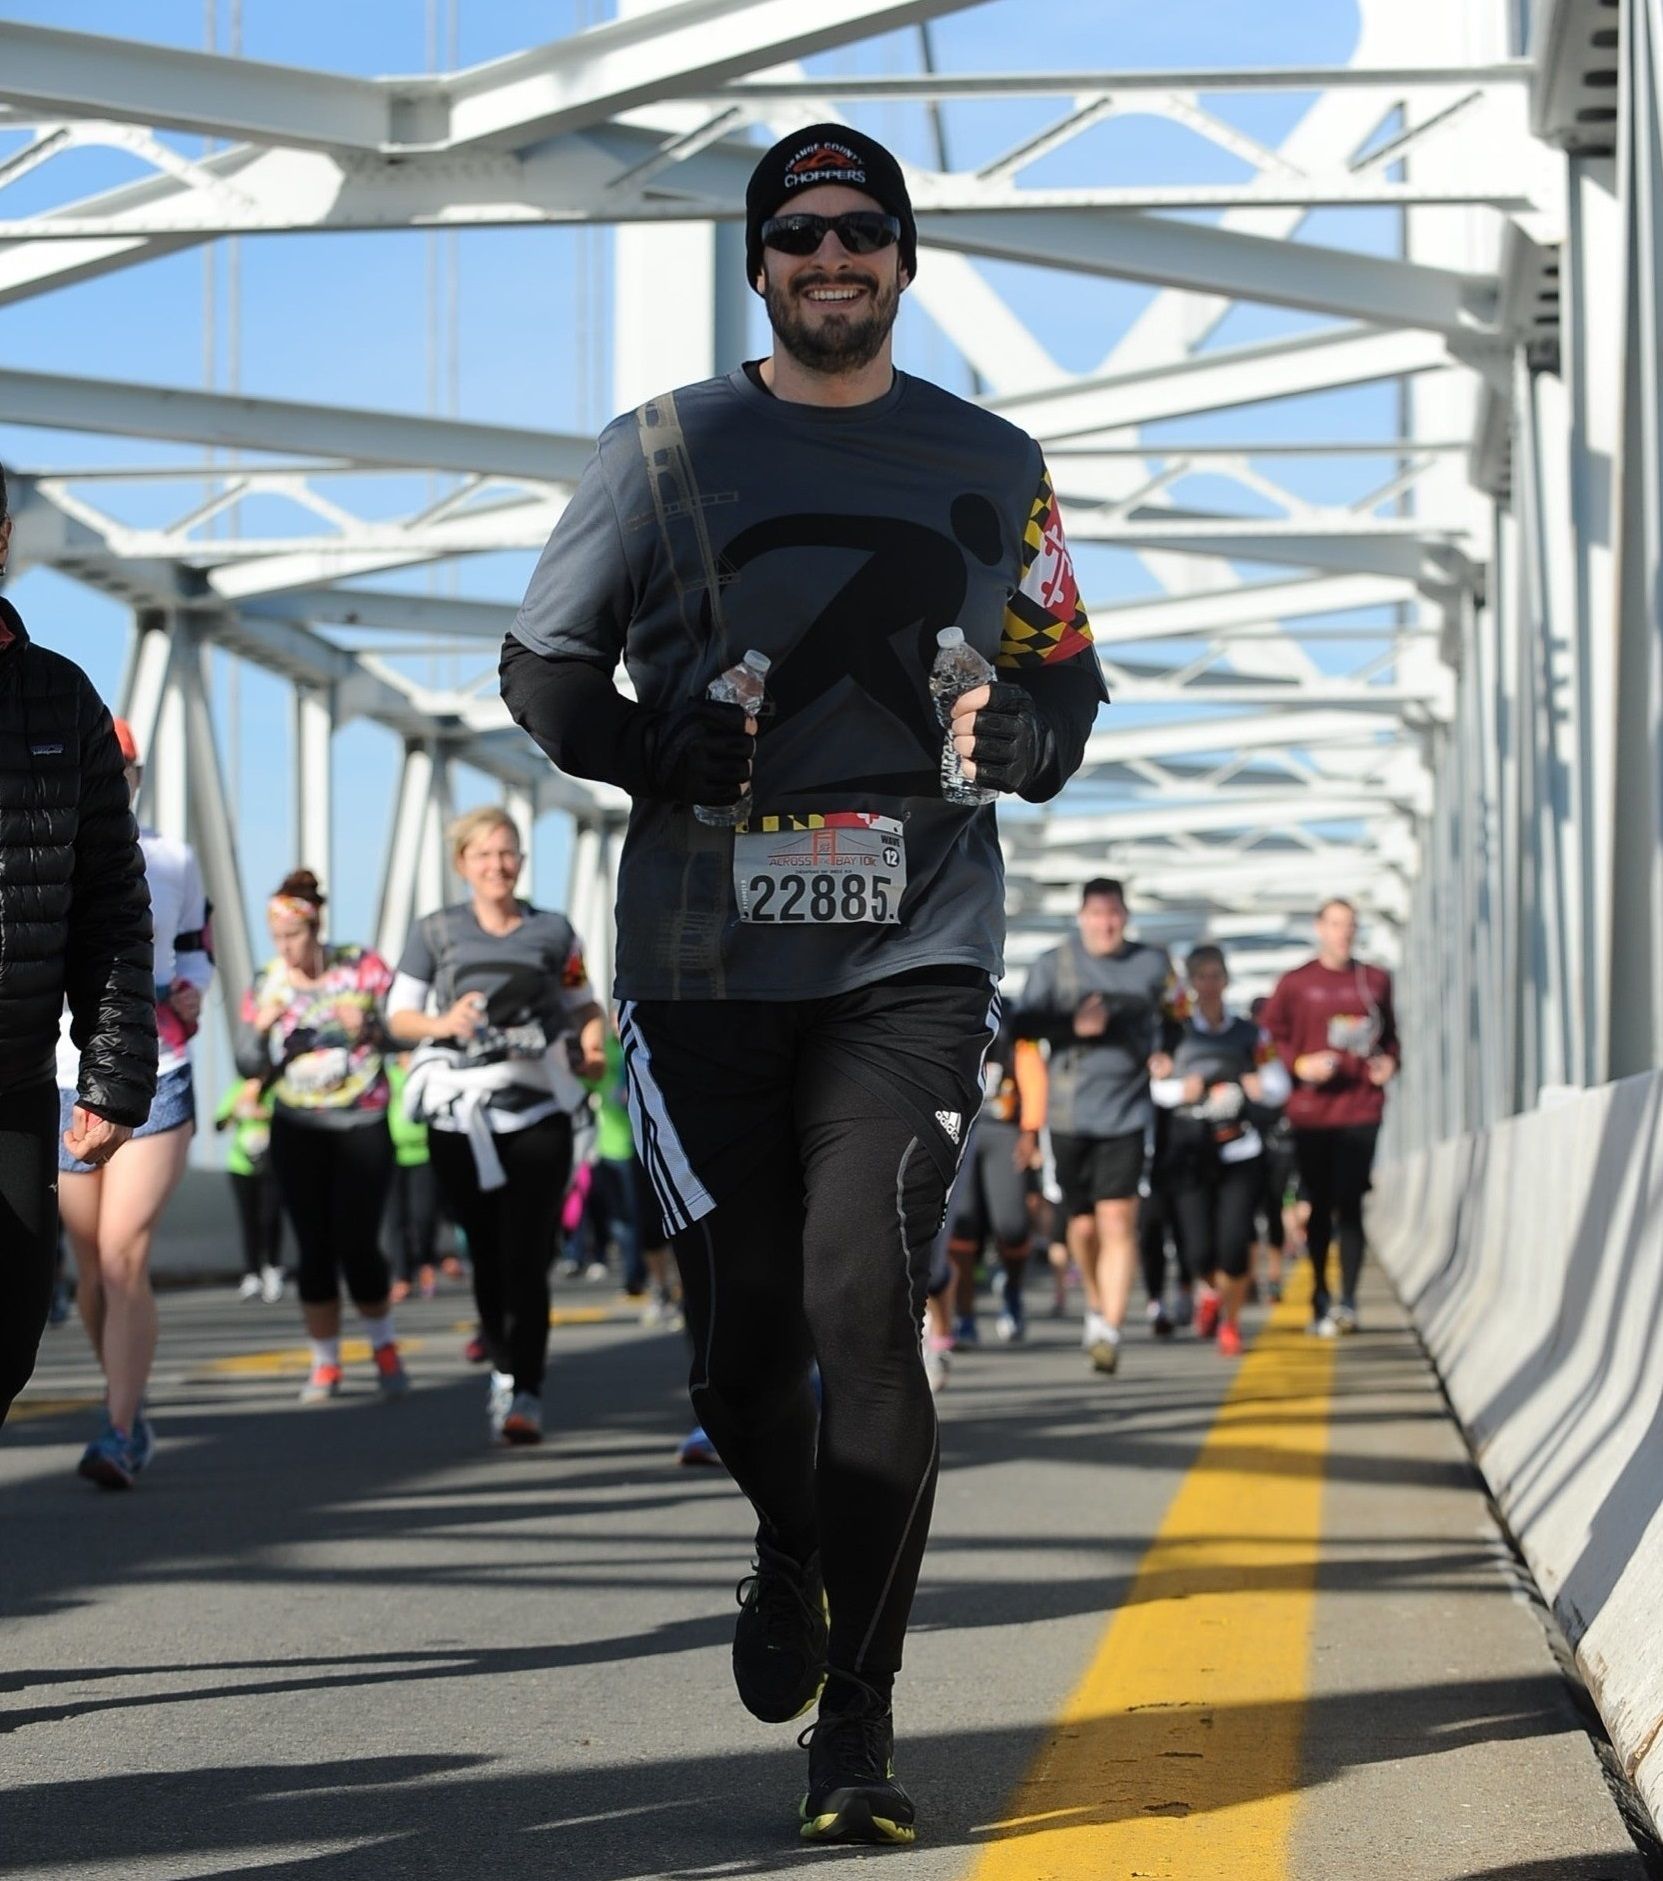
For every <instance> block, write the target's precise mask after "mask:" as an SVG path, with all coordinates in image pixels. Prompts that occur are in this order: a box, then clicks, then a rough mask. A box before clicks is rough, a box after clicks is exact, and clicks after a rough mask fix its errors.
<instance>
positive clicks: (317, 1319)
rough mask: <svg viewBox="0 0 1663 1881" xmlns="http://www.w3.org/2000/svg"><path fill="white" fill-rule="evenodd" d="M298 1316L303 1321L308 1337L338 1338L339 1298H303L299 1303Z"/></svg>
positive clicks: (339, 1322)
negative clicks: (313, 1299)
mask: <svg viewBox="0 0 1663 1881" xmlns="http://www.w3.org/2000/svg"><path fill="white" fill-rule="evenodd" d="M300 1317H301V1319H302V1320H303V1321H304V1322H305V1325H306V1336H307V1338H308V1339H338V1338H340V1336H341V1302H340V1301H339V1299H334V1300H319V1301H312V1300H305V1301H303V1302H302V1303H301V1308H300Z"/></svg>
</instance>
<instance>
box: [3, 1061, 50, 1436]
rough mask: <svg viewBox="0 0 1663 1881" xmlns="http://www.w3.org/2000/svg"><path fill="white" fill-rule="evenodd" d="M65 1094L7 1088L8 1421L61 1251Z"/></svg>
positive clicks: (31, 1360) (36, 1342) (30, 1365)
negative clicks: (61, 1137)
mask: <svg viewBox="0 0 1663 1881" xmlns="http://www.w3.org/2000/svg"><path fill="white" fill-rule="evenodd" d="M57 1136H58V1093H57V1091H56V1090H55V1089H54V1088H53V1086H52V1083H51V1081H50V1080H47V1081H46V1082H45V1083H43V1084H34V1085H30V1086H29V1088H28V1089H27V1090H21V1091H0V1424H4V1423H5V1421H6V1413H7V1412H8V1411H9V1410H10V1409H11V1408H12V1399H13V1398H15V1397H16V1396H17V1394H18V1393H19V1392H20V1391H21V1390H22V1389H23V1387H24V1386H25V1385H26V1384H27V1383H28V1382H29V1374H30V1373H31V1372H32V1371H33V1370H34V1369H35V1353H36V1352H37V1351H38V1350H39V1348H40V1335H41V1334H42V1332H44V1331H45V1329H46V1315H47V1313H48V1311H49V1310H50V1308H51V1305H52V1275H53V1269H54V1267H55V1265H56V1262H57V1252H58V1143H57Z"/></svg>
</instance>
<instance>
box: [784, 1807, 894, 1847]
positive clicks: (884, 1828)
mask: <svg viewBox="0 0 1663 1881" xmlns="http://www.w3.org/2000/svg"><path fill="white" fill-rule="evenodd" d="M802 1806H803V1811H804V1812H805V1813H804V1814H803V1826H802V1830H801V1834H802V1839H803V1840H804V1841H805V1842H834V1841H839V1840H841V1839H843V1838H844V1837H845V1836H850V1837H851V1839H853V1840H856V1841H861V1842H887V1843H890V1844H891V1845H892V1846H894V1847H896V1848H907V1847H909V1846H910V1845H911V1844H912V1843H914V1842H916V1841H917V1840H918V1831H917V1830H916V1829H915V1828H913V1827H912V1825H911V1824H910V1823H900V1822H893V1821H891V1820H890V1818H889V1817H888V1816H868V1817H867V1821H868V1822H869V1823H870V1824H871V1825H872V1828H873V1830H874V1832H875V1833H874V1834H871V1835H868V1834H866V1833H865V1831H864V1829H861V1830H853V1831H851V1830H850V1829H849V1828H847V1827H845V1824H844V1818H843V1812H842V1811H841V1810H840V1809H834V1810H832V1811H831V1812H830V1813H829V1814H827V1815H824V1816H810V1815H808V1814H807V1813H806V1811H807V1809H808V1798H807V1797H806V1796H805V1797H804V1798H803V1805H802Z"/></svg>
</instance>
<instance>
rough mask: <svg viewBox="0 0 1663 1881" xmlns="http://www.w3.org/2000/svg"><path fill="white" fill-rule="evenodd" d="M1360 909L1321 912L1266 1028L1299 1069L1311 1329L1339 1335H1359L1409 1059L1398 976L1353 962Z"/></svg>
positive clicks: (1335, 906) (1296, 1121) (1297, 1151)
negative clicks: (1378, 1163)
mask: <svg viewBox="0 0 1663 1881" xmlns="http://www.w3.org/2000/svg"><path fill="white" fill-rule="evenodd" d="M1356 938H1357V910H1356V909H1355V908H1354V907H1353V906H1352V904H1351V903H1350V902H1349V901H1346V900H1343V899H1341V898H1339V897H1336V898H1335V899H1333V900H1332V901H1326V902H1324V903H1323V905H1322V907H1321V908H1320V909H1319V910H1318V913H1317V953H1316V958H1315V959H1314V960H1307V961H1306V963H1305V964H1304V966H1302V967H1295V968H1294V969H1293V971H1292V972H1291V973H1285V974H1284V975H1283V976H1282V978H1281V980H1280V982H1279V983H1278V985H1277V987H1276V990H1275V991H1274V992H1273V993H1272V994H1271V996H1270V1003H1269V1004H1268V1005H1267V1006H1266V1007H1265V1010H1264V1015H1263V1025H1264V1029H1265V1031H1266V1032H1267V1033H1268V1034H1269V1035H1270V1038H1271V1041H1272V1043H1273V1044H1274V1045H1275V1046H1276V1049H1277V1051H1278V1052H1279V1053H1280V1055H1281V1058H1282V1062H1283V1063H1284V1064H1285V1065H1286V1066H1287V1068H1288V1069H1289V1071H1291V1072H1292V1073H1293V1078H1294V1091H1293V1095H1292V1096H1291V1097H1290V1098H1289V1099H1288V1121H1289V1123H1290V1124H1291V1125H1292V1126H1293V1146H1294V1157H1295V1160H1296V1162H1297V1164H1298V1168H1299V1182H1300V1187H1301V1189H1302V1190H1303V1191H1304V1195H1305V1199H1306V1201H1308V1202H1309V1203H1310V1208H1311V1215H1310V1222H1309V1225H1308V1227H1307V1229H1306V1242H1307V1244H1308V1246H1309V1248H1310V1251H1311V1278H1312V1281H1313V1282H1314V1293H1313V1297H1312V1301H1311V1325H1310V1330H1311V1331H1312V1332H1314V1333H1316V1334H1318V1335H1319V1336H1320V1337H1322V1338H1325V1339H1331V1338H1333V1337H1334V1336H1335V1334H1337V1333H1351V1332H1355V1331H1356V1330H1357V1279H1358V1276H1359V1275H1360V1274H1361V1272H1362V1270H1363V1246H1364V1242H1363V1198H1364V1196H1365V1195H1367V1194H1368V1190H1369V1173H1370V1171H1371V1170H1372V1168H1373V1166H1374V1146H1375V1141H1376V1139H1377V1138H1378V1137H1379V1135H1380V1120H1381V1118H1382V1117H1383V1116H1384V1115H1385V1112H1386V1086H1387V1085H1388V1084H1390V1083H1391V1081H1392V1079H1393V1078H1395V1077H1396V1076H1397V1072H1398V1066H1399V1064H1400V1062H1401V1059H1402V1052H1401V1048H1400V1047H1399V1045H1398V1038H1397V1018H1396V1015H1395V1013H1394V1012H1393V1009H1392V976H1391V975H1390V974H1389V973H1388V972H1387V971H1386V969H1385V968H1384V967H1374V966H1366V965H1365V964H1364V963H1363V962H1362V961H1360V960H1357V959H1355V958H1353V956H1352V952H1351V949H1352V945H1353V943H1354V942H1355V941H1356ZM1331 1237H1337V1238H1338V1240H1339V1244H1340V1297H1339V1299H1338V1300H1333V1299H1332V1298H1331V1296H1330V1294H1329V1291H1328V1244H1329V1240H1330V1238H1331Z"/></svg>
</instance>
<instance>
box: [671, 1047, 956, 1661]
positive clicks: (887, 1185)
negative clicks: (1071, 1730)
mask: <svg viewBox="0 0 1663 1881" xmlns="http://www.w3.org/2000/svg"><path fill="white" fill-rule="evenodd" d="M815 1096H816V1103H815V1111H816V1115H815V1117H814V1118H813V1121H812V1122H809V1121H808V1120H806V1119H804V1120H802V1122H801V1123H800V1128H799V1137H798V1143H799V1150H800V1155H801V1162H800V1164H799V1163H797V1162H796V1160H795V1159H786V1158H779V1159H772V1160H769V1161H759V1164H758V1167H757V1170H756V1175H755V1178H754V1181H753V1183H752V1184H751V1186H750V1188H749V1189H748V1190H746V1191H745V1192H743V1193H741V1194H739V1195H737V1196H735V1197H733V1198H732V1199H731V1200H729V1201H726V1202H723V1203H722V1204H721V1205H720V1206H719V1207H718V1208H717V1209H715V1210H714V1211H713V1212H712V1213H711V1214H709V1215H707V1216H705V1218H704V1219H703V1220H702V1221H698V1222H695V1223H694V1224H693V1226H692V1227H691V1228H689V1229H687V1230H686V1231H685V1232H684V1233H681V1234H678V1235H677V1236H676V1238H675V1249H676V1258H677V1261H678V1263H679V1265H680V1267H681V1276H682V1293H683V1296H684V1299H685V1302H686V1312H687V1322H688V1326H689V1329H690V1330H691V1332H692V1335H693V1345H694V1354H695V1357H694V1365H693V1405H694V1408H695V1410H696V1411H697V1412H698V1415H699V1422H700V1423H701V1424H702V1425H703V1426H704V1428H705V1430H706V1431H707V1432H708V1433H709V1435H710V1437H711V1439H712V1441H713V1442H714V1443H715V1445H716V1447H717V1449H718V1451H719V1452H720V1453H721V1457H722V1461H723V1462H724V1463H726V1464H727V1466H728V1468H729V1470H730V1471H731V1472H732V1474H733V1477H734V1480H735V1481H736V1482H737V1483H738V1484H739V1486H740V1488H741V1489H743V1490H744V1492H745V1494H746V1495H747V1496H748V1497H749V1498H750V1500H751V1502H752V1504H753V1505H754V1506H755V1508H756V1510H757V1513H758V1515H759V1516H760V1517H761V1518H762V1520H763V1522H764V1524H765V1525H766V1526H767V1527H768V1528H769V1529H771V1530H772V1531H773V1533H774V1535H775V1537H776V1538H777V1539H778V1541H779V1544H780V1545H781V1546H782V1547H783V1548H784V1549H785V1550H786V1552H787V1553H789V1554H791V1555H794V1556H796V1557H797V1558H798V1559H802V1558H803V1557H804V1556H806V1555H808V1554H811V1553H812V1552H813V1551H814V1550H815V1549H816V1548H818V1549H819V1550H820V1556H821V1562H822V1566H823V1568H824V1572H825V1578H826V1589H827V1596H828V1600H829V1604H830V1607H831V1643H830V1648H829V1655H828V1656H829V1660H830V1663H831V1664H832V1665H833V1666H835V1667H838V1668H839V1669H841V1670H844V1671H848V1672H854V1673H857V1674H860V1675H862V1676H865V1677H867V1678H871V1677H872V1676H873V1675H875V1674H876V1675H881V1676H892V1675H893V1674H894V1673H895V1672H896V1671H898V1670H899V1668H900V1663H901V1647H902V1641H903V1640H904V1638H905V1635H906V1624H907V1615H908V1613H909V1611H910V1609H911V1606H912V1597H913V1592H914V1589H915V1588H916V1586H917V1582H918V1573H919V1568H920V1566H921V1565H922V1562H923V1558H924V1544H925V1542H926V1540H927V1539H928V1536H929V1529H930V1513H931V1510H932V1508H933V1506H934V1502H935V1480H936V1468H937V1463H938V1461H939V1449H938V1442H937V1431H936V1418H935V1406H934V1403H933V1402H932V1400H931V1397H930V1387H929V1381H928V1379H927V1377H926V1375H925V1372H924V1368H923V1366H922V1365H921V1364H920V1363H919V1356H918V1326H919V1319H920V1316H921V1315H922V1313H923V1310H924V1289H925V1286H926V1284H927V1281H928V1278H929V1266H930V1254H931V1249H932V1245H933V1243H934V1241H935V1238H936V1230H937V1226H938V1224H939V1223H940V1221H941V1218H942V1213H943V1210H944V1208H945V1206H946V1188H947V1184H946V1182H945V1180H944V1178H943V1176H942V1174H941V1172H940V1170H939V1169H938V1167H937V1165H936V1163H935V1162H934V1160H933V1159H932V1158H931V1157H930V1156H928V1155H927V1154H925V1153H924V1152H923V1151H922V1150H921V1149H920V1148H919V1147H918V1144H917V1140H916V1137H915V1135H914V1132H913V1130H912V1129H911V1128H910V1127H909V1126H908V1124H907V1123H906V1122H905V1121H904V1120H903V1119H902V1118H901V1117H899V1116H897V1115H895V1114H893V1113H891V1112H890V1111H888V1110H886V1109H885V1108H884V1107H883V1105H882V1104H881V1103H878V1102H877V1101H875V1100H874V1099H873V1098H872V1097H870V1096H869V1095H868V1094H867V1092H866V1091H865V1090H864V1089H862V1088H861V1087H859V1086H858V1085H855V1084H852V1083H847V1082H843V1081H841V1080H838V1079H836V1078H834V1077H833V1076H831V1075H830V1074H829V1073H827V1072H824V1071H823V1072H822V1073H821V1075H820V1077H819V1078H818V1080H817V1083H816V1090H815ZM799 1250H800V1253H799ZM816 1356H817V1357H818V1359H819V1365H820V1375H821V1381H822V1387H823V1409H822V1410H821V1412H820V1414H819V1419H818V1425H819V1447H818V1451H817V1450H816V1446H815V1430H816V1413H815V1404H814V1392H813V1390H812V1387H811V1384H810V1365H811V1362H812V1360H813V1359H814V1358H815V1357H816Z"/></svg>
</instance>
